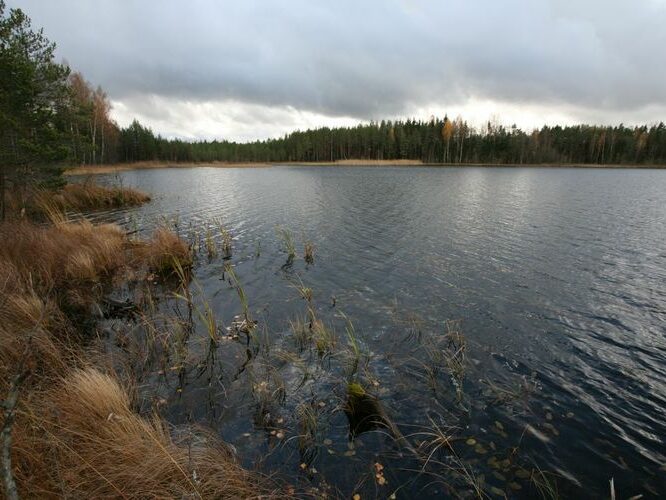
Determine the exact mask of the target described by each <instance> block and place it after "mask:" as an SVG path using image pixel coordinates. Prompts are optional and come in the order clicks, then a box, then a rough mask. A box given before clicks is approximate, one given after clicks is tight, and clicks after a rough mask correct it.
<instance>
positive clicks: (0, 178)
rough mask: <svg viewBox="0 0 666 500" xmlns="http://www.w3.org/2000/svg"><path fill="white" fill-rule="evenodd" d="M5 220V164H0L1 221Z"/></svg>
mask: <svg viewBox="0 0 666 500" xmlns="http://www.w3.org/2000/svg"><path fill="white" fill-rule="evenodd" d="M4 220H5V166H4V165H0V222H2V221H4Z"/></svg>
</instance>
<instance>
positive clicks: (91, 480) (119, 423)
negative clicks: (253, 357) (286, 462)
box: [14, 368, 271, 498]
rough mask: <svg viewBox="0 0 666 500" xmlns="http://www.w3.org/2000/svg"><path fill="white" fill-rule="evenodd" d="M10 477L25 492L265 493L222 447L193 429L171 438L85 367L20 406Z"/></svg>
mask: <svg viewBox="0 0 666 500" xmlns="http://www.w3.org/2000/svg"><path fill="white" fill-rule="evenodd" d="M15 434H16V439H15V446H14V457H15V463H16V472H17V474H16V478H17V482H18V484H19V485H20V491H21V494H22V495H23V496H25V497H26V498H35V497H40V498H43V497H52V498H53V497H65V498H72V497H73V498H248V497H256V496H259V495H265V496H270V495H271V489H270V488H269V487H268V482H267V481H266V480H258V478H257V477H256V476H254V475H252V474H250V473H248V472H246V471H245V470H243V469H242V468H241V467H240V466H239V465H238V464H237V463H236V461H235V460H234V458H233V455H232V453H231V452H230V450H229V449H227V448H226V447H224V446H223V445H222V444H221V443H220V442H219V441H217V440H216V439H215V438H214V437H212V436H210V435H207V434H205V433H203V432H201V431H199V432H192V431H190V432H186V433H184V434H181V435H178V436H177V437H175V438H174V437H173V436H172V434H173V433H172V432H171V431H170V429H169V428H167V427H166V425H165V424H164V423H163V422H162V421H160V420H159V419H157V418H142V417H140V416H138V415H137V414H136V413H135V412H134V411H133V410H132V404H131V400H130V397H129V395H128V393H127V391H126V390H125V389H124V388H123V387H122V386H121V385H120V384H119V383H118V381H117V380H115V379H114V378H113V377H112V376H110V375H107V374H104V373H102V372H100V371H98V370H95V369H93V368H86V369H81V370H74V371H72V372H71V373H69V374H68V375H67V376H65V377H62V378H61V380H60V381H59V382H58V383H57V384H55V385H54V386H53V388H52V389H50V390H48V391H46V392H45V393H44V394H42V395H40V397H39V398H31V399H30V400H28V401H26V402H25V404H23V405H22V408H21V413H20V426H19V427H18V428H17V429H16V432H15Z"/></svg>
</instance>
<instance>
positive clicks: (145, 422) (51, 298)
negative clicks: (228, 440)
mask: <svg viewBox="0 0 666 500" xmlns="http://www.w3.org/2000/svg"><path fill="white" fill-rule="evenodd" d="M0 242H2V243H1V244H0V400H4V398H5V394H6V391H7V390H8V385H9V380H10V379H11V378H12V377H13V376H14V375H15V373H14V372H15V371H16V370H17V367H18V366H19V364H24V362H25V366H27V367H28V368H29V371H30V376H29V379H28V381H27V382H26V383H24V385H23V386H22V387H21V392H20V400H19V408H18V414H17V421H16V423H15V425H14V428H13V433H12V434H13V440H14V441H13V448H12V458H13V460H12V464H13V474H14V476H15V479H16V482H17V485H18V488H19V493H20V494H21V495H22V496H24V497H26V498H56V497H57V498H61V497H65V498H99V497H101V498H105V497H107V498H108V497H114V498H116V497H118V498H124V497H128V498H176V497H178V498H204V497H205V498H208V497H211V498H213V497H215V498H231V497H233V498H239V497H245V498H247V497H255V496H269V495H270V494H271V491H270V490H269V489H268V487H267V486H265V485H266V484H267V481H265V480H264V479H261V478H260V477H258V476H255V475H253V474H252V475H251V473H248V472H246V471H244V470H243V469H242V468H241V467H240V466H239V465H238V464H237V463H236V462H235V460H234V459H233V456H232V454H231V453H230V452H229V450H228V449H226V448H225V447H224V446H222V444H221V443H220V442H219V441H217V440H216V439H214V438H212V437H211V436H210V435H206V434H204V433H202V432H193V431H191V430H190V431H188V432H181V433H180V434H177V435H176V436H177V437H174V436H173V435H172V433H170V432H169V429H168V428H167V427H166V426H165V424H164V423H163V422H161V421H160V420H158V419H157V417H154V418H150V419H146V418H143V417H141V416H139V415H137V414H136V413H134V412H133V411H132V405H131V400H130V397H129V395H128V392H127V391H126V390H124V389H123V388H122V386H121V385H120V384H119V383H118V382H117V381H116V380H115V379H114V378H113V377H111V376H109V375H105V374H103V373H101V372H99V371H97V370H95V369H93V368H90V366H89V365H90V361H89V359H90V356H87V355H86V350H85V349H84V348H83V347H82V346H81V345H80V344H79V342H78V340H79V339H80V335H81V330H77V328H76V325H77V322H76V318H77V315H78V314H80V311H81V309H79V310H78V311H79V312H78V313H75V310H74V309H71V307H70V306H77V305H87V304H88V303H89V302H90V301H94V300H96V299H97V298H99V297H101V293H102V292H101V287H100V286H97V284H98V283H100V282H101V281H102V280H103V279H105V278H109V277H111V275H112V274H113V273H114V272H115V271H118V270H119V269H121V268H124V267H126V266H130V265H134V266H139V267H142V268H144V269H145V267H147V266H150V267H151V268H159V269H162V270H163V269H165V268H166V267H169V266H171V265H172V264H171V263H172V262H179V261H178V260H176V261H174V259H185V258H189V255H190V253H189V249H188V247H187V245H186V244H185V243H184V242H183V241H182V240H180V239H179V238H178V237H177V236H176V235H175V234H173V233H171V232H170V231H168V230H166V229H160V230H158V231H156V233H155V235H154V236H153V238H152V240H150V241H149V242H147V243H139V244H137V243H132V242H130V241H129V240H128V239H127V237H126V235H125V233H124V232H123V231H122V230H121V229H120V228H119V227H117V226H113V225H101V226H94V225H92V224H90V223H88V222H76V223H59V224H55V225H52V226H36V225H33V224H30V223H28V222H25V221H22V222H12V223H5V224H2V225H0ZM93 290H98V292H97V293H91V291H93ZM73 313H74V314H73ZM84 316H85V314H84ZM84 319H87V320H90V318H89V317H87V318H84ZM92 357H93V358H94V356H92ZM26 358H27V359H26ZM19 360H20V362H19ZM0 419H1V417H0Z"/></svg>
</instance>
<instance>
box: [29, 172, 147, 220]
mask: <svg viewBox="0 0 666 500" xmlns="http://www.w3.org/2000/svg"><path fill="white" fill-rule="evenodd" d="M32 199H33V201H32V203H33V204H34V205H33V207H32V208H33V209H34V210H36V211H37V212H39V211H43V210H44V209H45V208H48V207H56V208H58V209H60V210H68V211H77V212H80V211H85V210H97V209H102V208H118V207H127V206H136V205H141V204H143V203H147V202H149V201H150V196H149V195H148V194H146V193H144V192H142V191H139V190H137V189H132V188H127V187H124V186H122V185H121V186H111V187H107V186H100V185H98V184H97V183H96V182H95V181H94V180H92V179H91V178H89V179H87V180H85V181H84V182H82V183H73V184H67V185H66V186H65V187H63V188H62V190H60V191H49V190H41V191H37V192H35V193H34V195H33V197H32Z"/></svg>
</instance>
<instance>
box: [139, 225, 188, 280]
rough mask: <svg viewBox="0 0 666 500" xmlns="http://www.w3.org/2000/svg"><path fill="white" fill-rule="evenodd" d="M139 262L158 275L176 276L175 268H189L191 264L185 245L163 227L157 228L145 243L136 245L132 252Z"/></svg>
mask: <svg viewBox="0 0 666 500" xmlns="http://www.w3.org/2000/svg"><path fill="white" fill-rule="evenodd" d="M133 253H134V256H135V258H136V259H138V261H139V262H144V263H146V265H147V266H148V268H149V269H150V270H151V271H153V272H155V273H158V274H160V275H163V276H169V275H174V274H177V267H178V266H180V267H181V268H189V267H190V266H191V265H192V262H193V256H192V252H191V250H190V247H189V246H188V245H187V243H186V242H185V241H184V240H183V239H181V238H180V237H179V236H178V235H177V234H176V233H174V232H173V231H171V230H170V229H168V228H167V227H165V226H161V227H158V228H157V229H156V230H155V231H154V232H153V235H152V237H151V239H150V240H149V241H148V242H146V243H141V242H140V243H137V244H136V245H135V248H134V250H133Z"/></svg>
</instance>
